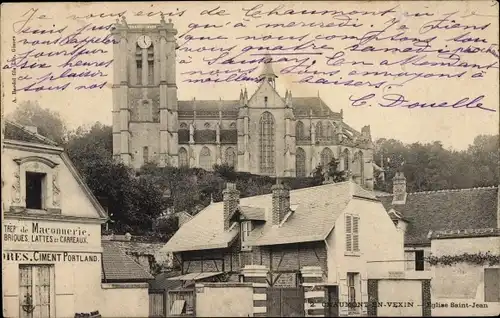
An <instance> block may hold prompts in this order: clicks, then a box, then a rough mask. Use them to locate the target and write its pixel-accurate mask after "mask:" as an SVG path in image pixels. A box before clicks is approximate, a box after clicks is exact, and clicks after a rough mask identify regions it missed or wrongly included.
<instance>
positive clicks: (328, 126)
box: [326, 122, 334, 140]
mask: <svg viewBox="0 0 500 318" xmlns="http://www.w3.org/2000/svg"><path fill="white" fill-rule="evenodd" d="M333 131H334V130H333V125H332V123H331V122H328V123H327V124H326V138H328V140H332V139H333Z"/></svg>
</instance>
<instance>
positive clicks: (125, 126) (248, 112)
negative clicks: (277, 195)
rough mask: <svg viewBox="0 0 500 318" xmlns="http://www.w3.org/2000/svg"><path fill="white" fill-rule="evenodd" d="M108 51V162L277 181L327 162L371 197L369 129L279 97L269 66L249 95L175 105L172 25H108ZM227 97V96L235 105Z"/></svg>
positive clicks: (321, 106)
mask: <svg viewBox="0 0 500 318" xmlns="http://www.w3.org/2000/svg"><path fill="white" fill-rule="evenodd" d="M112 33H113V35H114V36H115V39H116V41H115V43H116V44H114V61H115V62H114V64H113V65H114V85H113V154H114V156H115V158H117V159H121V160H122V161H123V162H124V163H125V164H127V165H129V166H132V167H134V168H140V167H141V166H142V165H143V164H144V163H146V162H156V163H158V164H159V165H160V166H185V167H200V168H203V169H206V170H211V169H213V165H214V164H223V163H227V164H229V165H231V166H234V167H235V168H236V170H237V171H245V172H250V173H254V174H260V175H269V176H277V177H295V176H297V177H304V176H310V175H311V173H312V172H313V171H314V169H315V168H316V167H317V166H318V165H320V164H322V165H326V164H327V163H328V162H330V161H331V160H332V159H333V158H338V159H340V165H341V167H340V168H341V169H344V170H347V171H350V172H351V175H352V177H353V178H354V180H355V181H357V182H358V183H360V184H362V185H365V186H366V187H368V188H372V187H373V165H372V161H373V143H372V140H371V134H370V127H369V126H364V127H363V128H362V129H361V132H359V131H356V130H355V129H353V128H351V127H350V126H349V125H347V124H346V123H345V122H344V121H343V113H342V110H340V112H334V111H332V110H331V108H330V107H329V106H328V105H326V104H325V102H324V101H323V100H322V99H321V98H320V97H319V95H318V96H312V97H293V96H292V92H291V91H289V90H287V91H286V92H285V94H284V96H282V95H280V94H279V92H278V91H277V90H276V81H277V79H278V76H277V75H276V74H275V72H274V70H273V67H272V63H271V60H270V59H269V61H270V62H269V63H265V64H263V67H262V70H261V73H260V77H259V78H260V81H259V83H258V86H257V88H256V90H255V91H254V92H253V93H252V94H250V95H249V93H248V92H247V90H246V88H245V89H244V90H242V91H240V94H239V98H238V99H234V100H222V99H219V100H199V99H195V98H193V100H184V101H183V100H178V99H177V82H176V34H177V30H176V29H175V28H174V25H173V24H172V22H171V20H169V21H168V22H166V21H165V20H164V19H163V18H162V19H161V21H160V23H159V24H128V23H127V22H126V21H125V20H124V19H123V20H122V21H121V22H118V21H117V24H116V28H115V29H114V30H113V31H112ZM235 97H236V96H235Z"/></svg>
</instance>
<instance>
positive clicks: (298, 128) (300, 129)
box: [295, 121, 305, 140]
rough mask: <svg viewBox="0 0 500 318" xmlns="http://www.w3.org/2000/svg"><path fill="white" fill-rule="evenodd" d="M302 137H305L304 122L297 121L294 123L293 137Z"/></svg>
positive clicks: (299, 138) (298, 138) (301, 138)
mask: <svg viewBox="0 0 500 318" xmlns="http://www.w3.org/2000/svg"><path fill="white" fill-rule="evenodd" d="M304 137H305V133H304V123H303V122H301V121H298V122H297V124H296V125H295V138H296V139H297V140H304V139H305V138H304Z"/></svg>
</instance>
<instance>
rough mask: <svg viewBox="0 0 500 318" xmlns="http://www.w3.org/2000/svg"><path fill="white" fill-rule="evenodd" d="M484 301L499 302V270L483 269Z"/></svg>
mask: <svg viewBox="0 0 500 318" xmlns="http://www.w3.org/2000/svg"><path fill="white" fill-rule="evenodd" d="M484 301H485V302H500V268H485V269H484Z"/></svg>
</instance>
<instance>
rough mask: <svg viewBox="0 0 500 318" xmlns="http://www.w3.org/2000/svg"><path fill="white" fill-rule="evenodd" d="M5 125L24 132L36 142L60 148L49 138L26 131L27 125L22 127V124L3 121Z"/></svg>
mask: <svg viewBox="0 0 500 318" xmlns="http://www.w3.org/2000/svg"><path fill="white" fill-rule="evenodd" d="M5 123H6V124H11V125H13V126H15V127H17V128H19V129H21V130H22V131H23V132H26V133H28V134H29V135H31V136H33V137H35V138H37V139H38V140H40V141H42V142H47V143H49V144H50V145H51V146H56V147H60V146H59V144H58V143H57V142H55V141H54V140H52V139H50V138H47V137H45V136H43V135H40V134H39V133H38V132H36V133H35V132H32V131H30V130H28V129H27V127H28V126H27V125H23V124H20V123H18V122H15V121H13V120H9V119H5Z"/></svg>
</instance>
